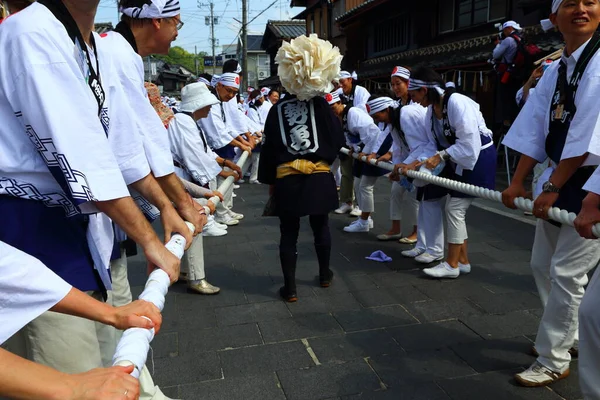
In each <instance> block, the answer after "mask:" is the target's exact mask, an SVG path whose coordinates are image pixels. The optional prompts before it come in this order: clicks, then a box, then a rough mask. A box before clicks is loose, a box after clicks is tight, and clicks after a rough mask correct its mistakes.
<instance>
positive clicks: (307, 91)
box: [275, 33, 342, 101]
mask: <svg viewBox="0 0 600 400" xmlns="http://www.w3.org/2000/svg"><path fill="white" fill-rule="evenodd" d="M275 62H276V63H277V64H279V67H278V68H277V74H278V75H279V79H280V81H281V84H282V85H283V87H284V88H285V89H286V90H287V91H288V92H289V93H291V94H295V95H296V96H297V97H298V99H299V100H303V101H304V100H309V99H311V98H313V97H316V96H321V95H323V94H324V93H328V92H330V91H331V90H332V89H333V85H332V84H331V81H332V80H333V79H334V78H336V77H337V76H338V75H339V73H340V64H341V62H342V56H341V55H340V50H339V49H338V48H337V47H334V46H333V45H332V44H331V43H329V42H328V41H326V40H322V39H319V38H318V36H317V35H316V34H314V33H313V34H311V35H310V36H308V37H306V36H305V35H302V36H298V37H297V38H296V39H292V40H290V41H289V42H286V41H284V42H283V44H282V45H281V47H280V48H279V51H278V52H277V56H276V57H275Z"/></svg>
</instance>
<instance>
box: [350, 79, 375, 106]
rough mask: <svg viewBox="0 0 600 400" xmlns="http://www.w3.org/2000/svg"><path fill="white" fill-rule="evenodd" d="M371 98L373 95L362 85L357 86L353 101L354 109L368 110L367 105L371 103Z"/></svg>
mask: <svg viewBox="0 0 600 400" xmlns="http://www.w3.org/2000/svg"><path fill="white" fill-rule="evenodd" d="M369 97H371V94H370V93H369V91H368V90H367V89H365V88H364V87H362V86H360V85H355V88H354V100H353V101H352V105H353V106H354V107H359V108H362V109H363V110H365V111H366V110H367V108H366V104H367V102H368V101H369Z"/></svg>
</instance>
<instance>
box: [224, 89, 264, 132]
mask: <svg viewBox="0 0 600 400" xmlns="http://www.w3.org/2000/svg"><path fill="white" fill-rule="evenodd" d="M223 109H224V110H225V117H226V119H227V125H228V126H229V129H230V130H231V131H232V132H235V133H237V134H238V136H239V135H243V134H244V133H246V132H250V133H254V132H258V131H259V130H260V129H259V128H258V127H257V126H256V124H255V123H254V122H252V121H251V120H250V119H249V118H248V117H247V116H246V114H245V113H244V112H243V111H242V110H240V109H239V107H238V102H237V98H235V97H234V98H233V99H231V100H229V101H228V102H226V103H223Z"/></svg>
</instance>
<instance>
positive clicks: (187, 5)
mask: <svg viewBox="0 0 600 400" xmlns="http://www.w3.org/2000/svg"><path fill="white" fill-rule="evenodd" d="M210 1H211V0H198V1H196V0H180V2H181V20H182V21H183V22H184V26H183V28H182V29H181V30H180V31H179V36H178V37H177V40H176V41H175V42H173V44H172V45H173V46H181V47H183V48H184V49H186V50H187V51H189V52H191V53H193V52H194V46H196V47H197V49H198V52H201V51H205V52H206V53H208V54H211V51H212V50H211V45H210V40H209V38H210V26H206V25H205V24H204V17H205V16H210V7H209V5H208V3H209V2H210ZM116 3H117V1H116V0H100V5H99V7H98V13H97V14H96V22H112V23H113V26H115V25H116V24H117V22H118V13H117V6H116ZM198 3H206V6H203V7H200V8H199V7H198V5H197V4H198ZM272 3H274V4H273V5H272V6H271V7H270V8H269V9H267V7H269V6H270V5H271V4H272ZM214 4H215V5H214V15H215V17H219V19H220V21H219V25H216V26H215V37H216V38H217V39H219V46H218V47H217V48H216V50H215V53H216V54H219V53H220V52H221V51H220V50H221V46H223V45H229V44H236V43H237V39H236V37H237V34H238V32H239V30H240V27H241V23H239V22H236V21H235V20H234V18H235V19H238V20H240V21H241V20H242V0H216V1H214ZM265 9H267V10H266V11H265V12H264V13H263V14H262V15H260V16H259V17H258V18H256V19H255V20H254V21H253V22H252V23H251V24H250V25H249V26H248V33H249V34H259V35H262V34H263V33H264V31H265V26H266V24H267V21H268V20H288V19H291V18H292V17H293V16H295V15H297V14H298V13H300V12H301V11H302V10H303V8H299V7H294V8H290V0H248V10H249V11H248V21H250V20H252V19H253V18H254V17H255V16H257V15H258V14H259V13H260V12H262V11H263V10H265Z"/></svg>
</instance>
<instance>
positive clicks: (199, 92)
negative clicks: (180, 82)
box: [179, 82, 219, 113]
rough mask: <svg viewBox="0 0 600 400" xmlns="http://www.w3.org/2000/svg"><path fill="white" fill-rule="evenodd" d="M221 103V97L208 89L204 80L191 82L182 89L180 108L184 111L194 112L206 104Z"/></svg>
mask: <svg viewBox="0 0 600 400" xmlns="http://www.w3.org/2000/svg"><path fill="white" fill-rule="evenodd" d="M213 104H219V99H217V98H216V96H215V95H214V94H212V93H211V92H210V90H208V87H206V85H205V84H204V83H202V82H195V83H190V84H189V85H185V86H184V87H183V89H181V105H180V106H179V109H180V110H181V111H183V112H192V113H193V112H194V111H196V110H200V109H201V108H204V107H206V106H212V105H213Z"/></svg>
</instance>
